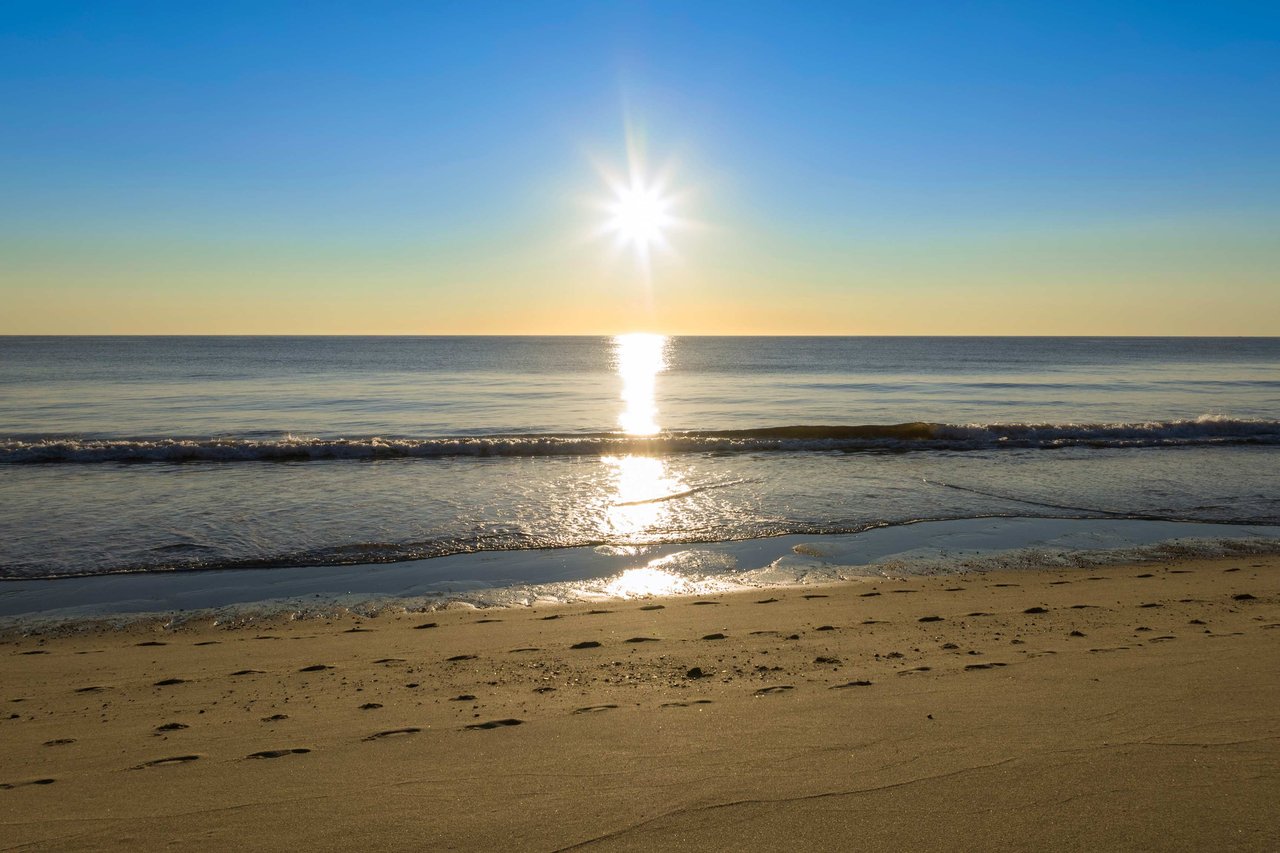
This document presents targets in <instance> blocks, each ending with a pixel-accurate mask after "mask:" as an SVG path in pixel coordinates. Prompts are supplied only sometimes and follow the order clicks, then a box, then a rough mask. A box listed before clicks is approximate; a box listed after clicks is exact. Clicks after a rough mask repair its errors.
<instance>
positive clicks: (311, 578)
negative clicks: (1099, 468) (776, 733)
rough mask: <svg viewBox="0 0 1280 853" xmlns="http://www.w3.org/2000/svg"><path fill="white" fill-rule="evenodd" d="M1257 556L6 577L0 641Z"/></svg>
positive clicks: (1105, 533) (1141, 553)
mask: <svg viewBox="0 0 1280 853" xmlns="http://www.w3.org/2000/svg"><path fill="white" fill-rule="evenodd" d="M1269 553H1280V526H1277V525H1265V524H1229V523H1222V522H1188V521H1167V520H1155V519H1123V518H1062V517H1039V516H993V517H977V518H961V519H947V520H926V521H919V522H912V523H908V524H892V525H883V526H877V527H871V528H868V529H865V530H862V531H858V532H855V533H843V534H826V535H824V534H784V535H780V536H772V537H765V538H757V539H742V540H729V541H720V542H704V543H673V544H660V545H646V546H622V547H619V546H608V545H606V546H597V547H590V546H585V547H569V548H545V549H526V550H517V551H476V552H470V553H462V554H452V555H447V556H442V557H433V558H429V559H425V560H406V561H402V562H396V563H370V564H356V565H342V566H311V567H305V566H304V567H281V568H265V569H210V570H183V571H168V572H125V573H112V574H103V575H83V576H72V577H59V578H40V579H30V580H28V579H5V580H4V581H3V582H0V637H3V636H8V635H15V634H21V633H24V632H26V631H41V630H54V629H58V628H63V629H74V628H76V627H77V626H81V625H89V626H92V624H93V623H98V622H101V623H104V624H107V625H114V626H117V627H119V626H126V625H128V624H130V623H134V622H138V623H146V622H157V621H159V622H162V623H170V622H185V621H190V620H196V621H199V620H202V619H208V618H215V619H217V620H218V621H219V622H220V623H231V624H234V623H237V622H242V621H253V620H255V619H259V618H262V617H264V616H266V617H269V616H273V615H277V614H289V615H291V616H292V617H293V618H326V617H330V616H335V615H341V614H344V613H358V614H364V615H374V614H376V613H378V612H381V611H408V612H428V611H437V610H443V609H448V608H450V607H478V608H495V607H496V608H509V607H533V606H547V605H550V604H554V603H569V602H575V601H595V602H619V601H626V600H638V599H644V598H648V597H652V596H662V595H701V594H711V593H719V592H730V591H735V590H750V589H755V590H766V589H775V590H787V589H789V588H792V587H803V586H809V585H813V584H822V583H831V582H839V581H848V580H859V581H867V580H876V579H882V578H894V577H908V578H909V577H916V576H930V575H950V574H956V573H961V572H973V571H984V572H986V571H999V570H1010V569H1013V570H1022V571H1037V570H1040V569H1042V568H1045V567H1049V568H1069V567H1089V566H1105V565H1112V564H1116V563H1136V562H1143V561H1151V560H1161V559H1168V558H1180V557H1188V556H1190V557H1214V556H1249V555H1254V554H1269Z"/></svg>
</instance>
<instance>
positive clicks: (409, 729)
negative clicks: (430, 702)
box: [365, 726, 422, 740]
mask: <svg viewBox="0 0 1280 853" xmlns="http://www.w3.org/2000/svg"><path fill="white" fill-rule="evenodd" d="M420 731H422V729H420V728H418V727H417V726H406V727H405V728H403V729H387V730H386V731H385V732H377V733H376V734H371V735H369V736H368V737H367V738H365V740H382V738H384V737H399V736H400V735H416V734H417V733H418V732H420Z"/></svg>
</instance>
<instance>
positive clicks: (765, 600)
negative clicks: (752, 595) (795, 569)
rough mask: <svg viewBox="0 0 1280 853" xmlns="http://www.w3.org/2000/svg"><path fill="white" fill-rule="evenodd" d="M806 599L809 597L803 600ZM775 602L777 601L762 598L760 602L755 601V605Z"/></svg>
mask: <svg viewBox="0 0 1280 853" xmlns="http://www.w3.org/2000/svg"><path fill="white" fill-rule="evenodd" d="M808 597H809V596H807V595H806V596H805V598H808ZM777 601H778V599H776V598H763V599H761V600H760V601H757V602H756V604H776V603H777Z"/></svg>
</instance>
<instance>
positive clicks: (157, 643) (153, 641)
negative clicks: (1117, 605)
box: [134, 640, 169, 646]
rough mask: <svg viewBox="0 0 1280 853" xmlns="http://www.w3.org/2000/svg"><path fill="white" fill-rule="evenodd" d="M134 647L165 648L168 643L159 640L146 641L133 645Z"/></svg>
mask: <svg viewBox="0 0 1280 853" xmlns="http://www.w3.org/2000/svg"><path fill="white" fill-rule="evenodd" d="M134 645H135V646H167V645H169V644H168V643H162V642H160V641H159V640H147V641H146V642H144V643H134Z"/></svg>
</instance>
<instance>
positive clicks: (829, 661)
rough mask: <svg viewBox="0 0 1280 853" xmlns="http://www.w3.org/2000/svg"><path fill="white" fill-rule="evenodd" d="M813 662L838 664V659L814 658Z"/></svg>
mask: <svg viewBox="0 0 1280 853" xmlns="http://www.w3.org/2000/svg"><path fill="white" fill-rule="evenodd" d="M813 662H814V663H821V664H839V663H840V658H829V657H816V658H814V659H813Z"/></svg>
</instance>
